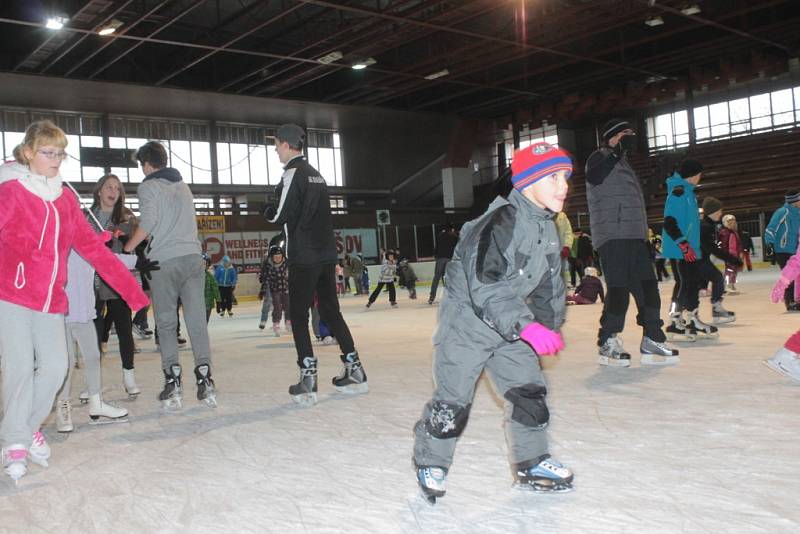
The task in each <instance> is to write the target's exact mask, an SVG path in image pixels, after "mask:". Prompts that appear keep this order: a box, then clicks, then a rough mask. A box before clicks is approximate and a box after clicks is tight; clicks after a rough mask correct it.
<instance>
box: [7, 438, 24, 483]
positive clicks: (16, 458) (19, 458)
mask: <svg viewBox="0 0 800 534" xmlns="http://www.w3.org/2000/svg"><path fill="white" fill-rule="evenodd" d="M3 469H5V471H6V474H7V475H8V476H10V477H11V480H13V481H14V484H16V483H17V481H18V480H19V479H20V478H22V477H23V476H25V473H27V472H28V450H27V449H26V448H25V446H24V445H20V444H18V443H17V444H15V445H9V447H8V448H7V449H3Z"/></svg>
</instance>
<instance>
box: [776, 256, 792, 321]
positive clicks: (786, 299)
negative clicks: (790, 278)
mask: <svg viewBox="0 0 800 534" xmlns="http://www.w3.org/2000/svg"><path fill="white" fill-rule="evenodd" d="M791 257H792V255H791V254H787V253H785V252H776V253H775V261H777V262H778V266H779V267H780V268H781V269H783V268H784V267H786V262H787V261H789V258H791ZM793 302H794V282H792V283H791V284H789V287H787V288H786V291H784V292H783V303H784V304H785V305H786V309H789V305H790V304H792V303H793Z"/></svg>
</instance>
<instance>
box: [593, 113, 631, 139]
mask: <svg viewBox="0 0 800 534" xmlns="http://www.w3.org/2000/svg"><path fill="white" fill-rule="evenodd" d="M631 128H632V127H631V124H630V123H629V122H628V121H626V120H625V119H611V120H609V121H607V122H606V123H605V124H604V125H603V129H602V131H601V132H600V134H601V136H602V137H603V142H605V143H608V140H609V139H611V138H612V137H614V136H615V135H617V134H618V133H620V132H621V131H623V130H628V129H631Z"/></svg>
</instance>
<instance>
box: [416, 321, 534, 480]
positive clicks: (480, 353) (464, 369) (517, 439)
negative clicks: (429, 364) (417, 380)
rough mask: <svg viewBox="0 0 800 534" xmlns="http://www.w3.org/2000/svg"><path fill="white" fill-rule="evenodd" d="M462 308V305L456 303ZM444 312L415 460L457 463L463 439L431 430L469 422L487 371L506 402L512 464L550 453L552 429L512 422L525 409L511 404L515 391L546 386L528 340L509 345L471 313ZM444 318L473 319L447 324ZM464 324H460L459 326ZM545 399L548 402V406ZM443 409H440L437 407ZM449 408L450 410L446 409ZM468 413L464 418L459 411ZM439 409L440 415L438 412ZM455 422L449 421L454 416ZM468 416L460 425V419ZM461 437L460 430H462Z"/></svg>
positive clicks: (430, 463)
mask: <svg viewBox="0 0 800 534" xmlns="http://www.w3.org/2000/svg"><path fill="white" fill-rule="evenodd" d="M456 306H457V305H456ZM450 311H452V310H449V311H447V312H446V311H445V310H440V324H439V328H438V329H437V334H436V335H435V336H434V350H435V352H434V356H433V379H434V386H435V389H434V392H433V399H432V400H431V402H429V403H427V404H426V405H425V408H424V409H423V412H422V418H421V419H420V420H419V422H418V423H417V424H416V425H415V427H414V434H415V437H416V439H415V442H414V460H415V461H416V464H417V465H421V466H422V465H424V466H439V467H444V468H449V467H450V465H451V464H452V462H453V453H454V452H455V449H456V442H457V440H458V437H457V436H456V437H449V438H437V437H434V436H433V435H431V433H430V432H429V429H430V426H431V425H433V426H437V425H438V426H440V428H442V427H444V428H449V429H453V428H454V427H459V426H461V427H462V428H463V425H465V424H466V418H467V417H468V414H469V407H470V405H471V404H472V399H473V397H474V396H475V384H476V383H477V381H478V379H479V378H480V375H481V373H482V372H483V370H484V369H486V371H487V373H488V374H489V378H491V380H492V383H493V384H494V387H495V390H496V391H497V392H498V394H499V396H500V397H502V398H504V399H505V421H504V422H505V424H504V426H505V433H506V441H507V443H508V450H509V460H510V461H511V463H512V464H520V463H525V462H527V461H529V460H533V459H536V458H538V457H539V456H541V455H543V454H546V453H547V451H548V448H547V431H546V430H545V428H543V427H541V426H540V427H536V426H530V425H526V424H523V423H521V422H519V421H517V420H516V419H520V418H519V417H515V418H512V414H515V413H517V412H518V411H519V409H516V410H515V405H514V404H513V403H511V402H510V401H509V400H508V397H506V394H507V393H509V391H510V390H511V391H512V394H513V392H514V391H519V389H515V388H522V389H523V391H524V390H530V389H531V388H536V387H542V388H543V387H544V386H545V382H544V376H543V375H542V371H541V367H540V365H539V359H538V357H537V356H536V353H535V352H534V351H533V349H532V348H531V347H530V346H529V345H528V344H527V343H525V342H524V341H515V342H510V343H509V342H507V341H505V340H503V338H502V337H500V335H499V334H497V333H496V332H495V331H494V330H491V329H490V328H489V327H488V326H486V325H485V324H484V323H483V322H481V321H480V320H479V319H477V318H476V317H475V316H474V314H471V310H467V309H466V308H463V309H456V310H455V312H454V313H449V312H450ZM442 315H447V316H452V317H451V319H452V318H458V317H459V316H460V317H461V318H466V317H469V319H463V320H462V319H454V320H450V321H447V320H446V319H447V317H445V321H443V320H442ZM459 321H460V322H459ZM543 402H544V400H542V403H543ZM435 405H439V406H440V408H439V409H436V410H434V406H435ZM441 406H445V407H446V409H441ZM459 410H463V412H462V413H461V416H459V414H458V413H457V412H458V411H459ZM434 411H436V413H434ZM452 416H455V421H454V420H451V421H449V422H448V421H446V419H447V418H448V417H450V418H451V419H452ZM460 417H463V421H462V422H461V423H460V424H459V422H458V421H457V420H458V419H459V418H460ZM545 426H546V425H545ZM456 433H457V434H460V431H457V432H456Z"/></svg>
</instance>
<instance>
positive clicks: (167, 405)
mask: <svg viewBox="0 0 800 534" xmlns="http://www.w3.org/2000/svg"><path fill="white" fill-rule="evenodd" d="M161 403H162V406H163V407H164V410H166V411H168V412H176V411H178V410H180V409H181V408H182V407H183V403H182V401H181V398H180V397H178V398H174V397H173V398H170V399H166V400H163V401H161Z"/></svg>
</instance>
